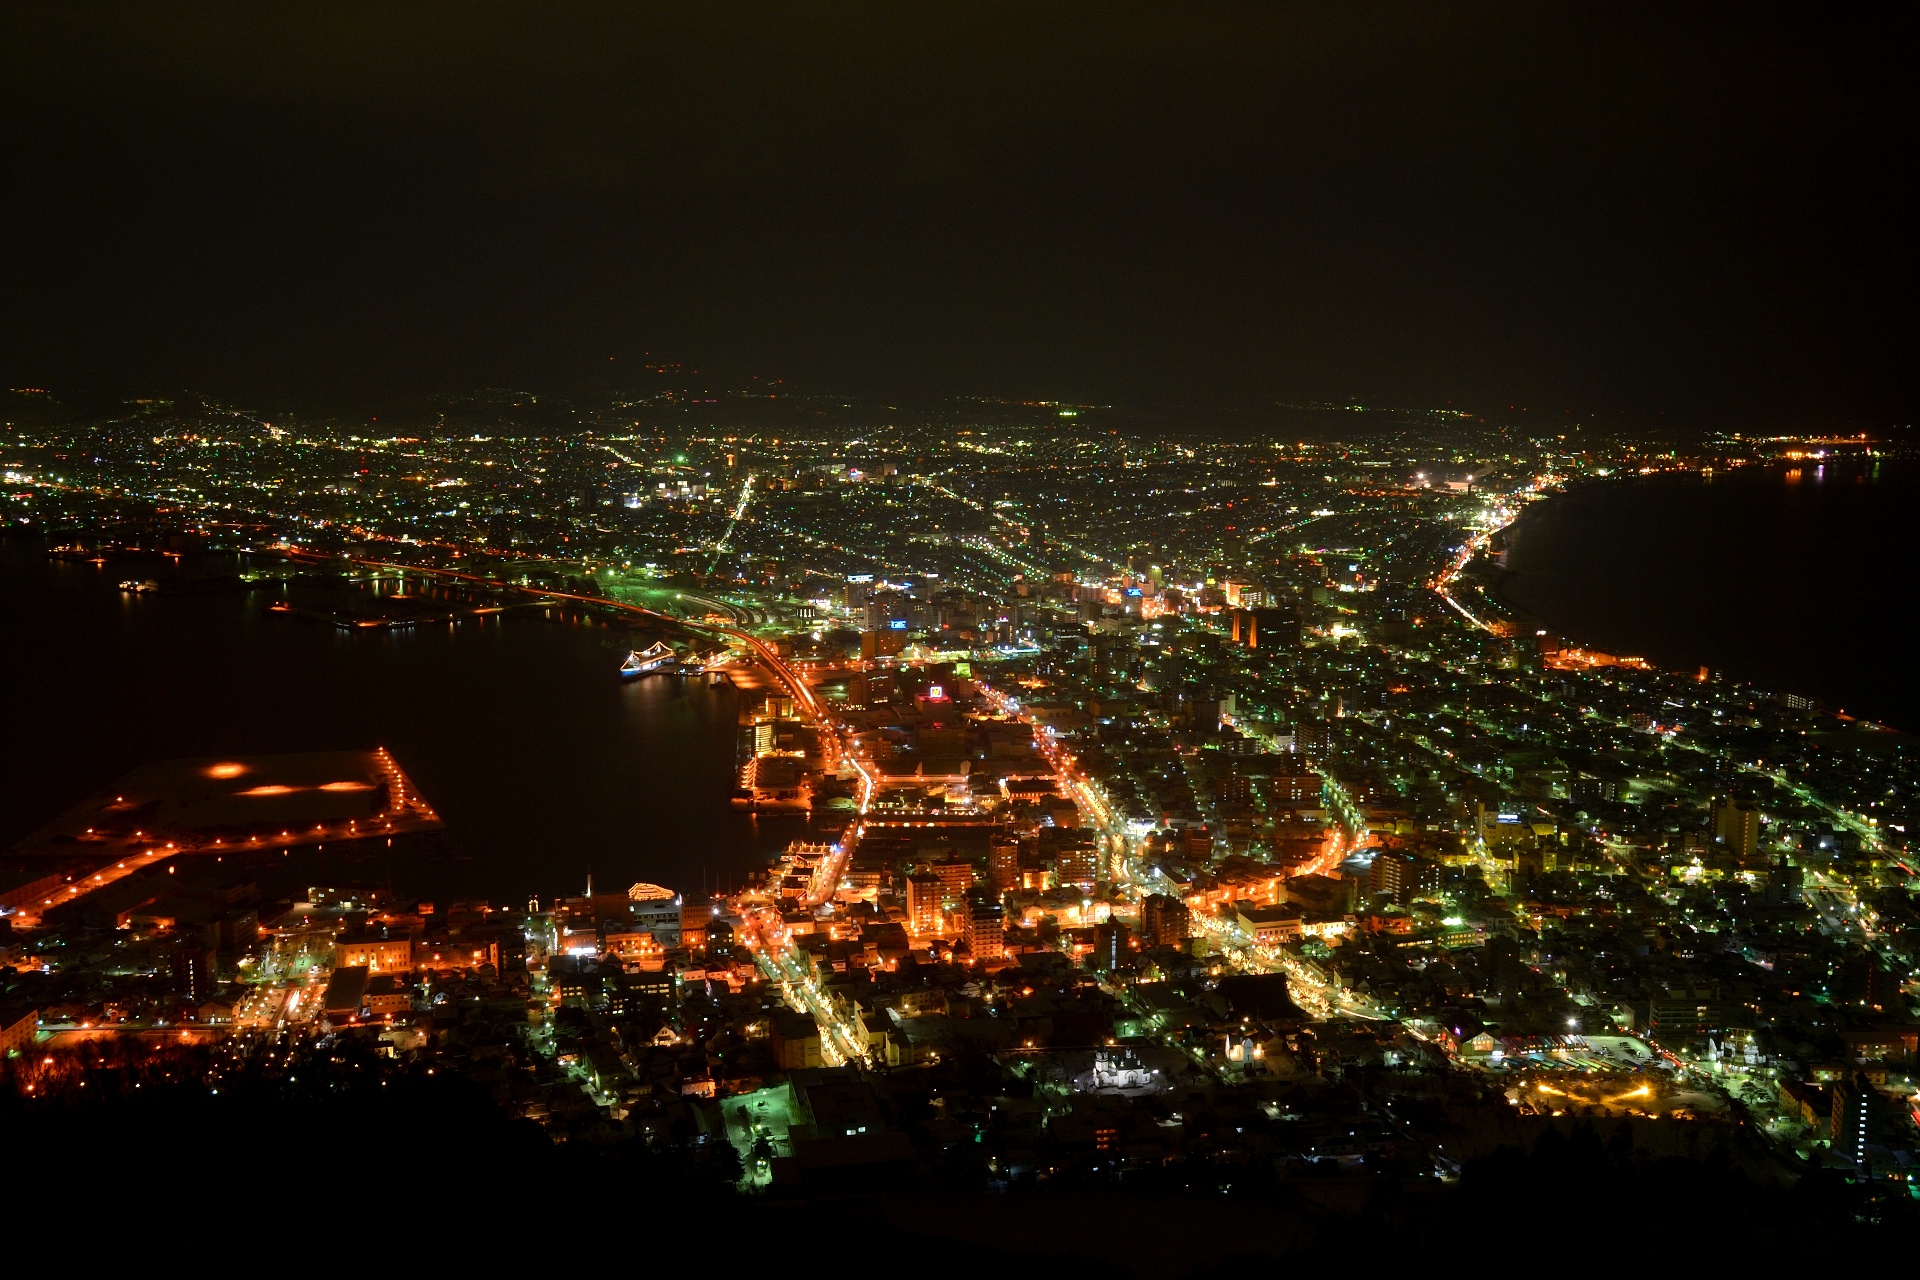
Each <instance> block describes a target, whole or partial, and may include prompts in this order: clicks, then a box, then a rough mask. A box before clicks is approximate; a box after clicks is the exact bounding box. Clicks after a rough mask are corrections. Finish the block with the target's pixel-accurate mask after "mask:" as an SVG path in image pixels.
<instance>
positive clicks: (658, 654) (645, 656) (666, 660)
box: [620, 640, 680, 680]
mask: <svg viewBox="0 0 1920 1280" xmlns="http://www.w3.org/2000/svg"><path fill="white" fill-rule="evenodd" d="M679 661H680V659H679V657H678V656H677V655H676V654H675V653H674V651H673V650H671V649H669V648H667V646H666V643H665V642H664V641H660V640H656V641H654V642H653V643H652V644H650V645H648V646H647V647H646V648H644V649H635V650H633V651H632V652H631V653H629V654H627V660H626V661H625V662H623V663H621V664H620V678H621V679H622V680H631V679H633V678H634V677H635V676H644V675H648V674H651V673H652V672H655V671H672V670H673V669H674V668H675V667H676V666H678V665H679Z"/></svg>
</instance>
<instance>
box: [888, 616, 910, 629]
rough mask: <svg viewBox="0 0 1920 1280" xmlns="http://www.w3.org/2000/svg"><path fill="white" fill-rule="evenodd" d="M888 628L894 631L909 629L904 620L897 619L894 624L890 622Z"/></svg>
mask: <svg viewBox="0 0 1920 1280" xmlns="http://www.w3.org/2000/svg"><path fill="white" fill-rule="evenodd" d="M887 626H888V628H889V629H890V630H893V631H905V630H906V629H907V623H906V620H905V619H904V618H895V619H894V620H893V621H892V622H889V623H888V624H887Z"/></svg>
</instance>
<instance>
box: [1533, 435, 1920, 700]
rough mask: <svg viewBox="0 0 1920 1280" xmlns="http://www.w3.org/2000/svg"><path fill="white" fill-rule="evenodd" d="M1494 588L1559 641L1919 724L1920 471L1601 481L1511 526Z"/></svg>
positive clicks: (1859, 465) (1772, 470) (1770, 472)
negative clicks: (1503, 572) (1504, 572)
mask: <svg viewBox="0 0 1920 1280" xmlns="http://www.w3.org/2000/svg"><path fill="white" fill-rule="evenodd" d="M1506 567H1507V568H1508V569H1509V570H1510V571H1511V576H1510V577H1509V578H1508V579H1507V581H1506V583H1505V585H1504V587H1503V591H1504V593H1505V595H1506V596H1507V598H1508V599H1509V600H1511V601H1513V602H1514V603H1516V604H1518V605H1520V606H1521V607H1522V608H1523V609H1525V610H1527V611H1528V612H1530V613H1532V614H1534V615H1535V616H1536V617H1537V618H1539V619H1540V620H1541V621H1542V622H1543V623H1544V625H1546V626H1548V627H1549V628H1551V629H1553V630H1555V631H1558V632H1560V633H1561V634H1562V635H1564V636H1565V637H1566V638H1567V639H1568V640H1569V641H1572V642H1575V643H1580V644H1584V645H1586V646H1588V647H1591V648H1596V649H1601V650H1604V651H1606V652H1609V653H1627V654H1637V655H1639V656H1642V657H1645V658H1648V659H1649V660H1651V661H1653V662H1656V663H1659V664H1661V665H1663V666H1669V667H1674V668H1678V669H1680V670H1685V671H1691V670H1694V669H1696V668H1698V667H1701V666H1705V667H1708V668H1710V669H1712V670H1714V671H1716V672H1724V673H1726V674H1728V675H1731V676H1734V677H1738V678H1741V679H1746V680H1750V681H1753V682H1755V683H1756V684H1759V685H1761V686H1763V687H1765V688H1767V689H1770V690H1774V691H1783V692H1796V693H1803V694H1807V695H1809V696H1812V697H1816V698H1819V699H1821V700H1822V701H1823V702H1825V703H1827V704H1829V705H1832V706H1834V707H1837V708H1840V709H1842V710H1844V711H1846V712H1847V713H1848V714H1850V715H1855V716H1859V717H1861V718H1863V719H1869V720H1876V721H1879V722H1882V723H1885V724H1890V725H1892V726H1894V727H1895V728H1899V729H1905V730H1908V731H1920V682H1916V681H1915V680H1914V677H1913V674H1912V670H1913V652H1912V651H1913V645H1914V633H1913V625H1912V624H1913V619H1914V615H1915V612H1916V610H1915V603H1914V602H1915V599H1916V593H1917V592H1920V467H1916V465H1915V464H1913V463H1911V462H1897V461H1880V462H1874V461H1870V460H1869V461H1862V462H1846V463H1837V464H1835V463H1829V464H1827V465H1826V466H1820V465H1817V464H1800V465H1797V466H1793V467H1785V466H1769V467H1764V468H1761V467H1754V468H1741V469H1738V470H1735V471H1732V472H1727V471H1722V472H1720V473H1718V474H1717V475H1715V476H1713V477H1712V478H1711V479H1708V478H1704V477H1702V476H1700V475H1697V474H1685V475H1681V474H1674V475H1660V476H1646V477H1637V478H1632V479H1623V480H1617V481H1609V482H1602V483H1599V484H1596V485H1594V486H1592V487H1589V488H1585V489H1582V490H1579V491H1576V492H1574V493H1570V494H1566V495H1563V496H1560V497H1555V498H1551V499H1548V500H1546V501H1543V502H1540V503H1537V504H1535V505H1534V506H1533V507H1531V508H1529V509H1528V510H1527V511H1526V512H1525V513H1524V514H1523V515H1522V516H1521V518H1520V520H1519V521H1518V522H1517V523H1516V524H1515V525H1514V526H1513V528H1512V529H1511V530H1509V533H1508V538H1507V551H1506Z"/></svg>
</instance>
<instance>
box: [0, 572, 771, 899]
mask: <svg viewBox="0 0 1920 1280" xmlns="http://www.w3.org/2000/svg"><path fill="white" fill-rule="evenodd" d="M235 567H236V565H235V564H234V563H233V562H230V561H229V562H225V563H202V564H198V565H196V564H194V563H192V562H189V563H188V564H187V565H185V566H184V568H183V569H181V568H175V567H174V566H172V565H170V564H169V563H168V562H166V561H164V560H157V561H115V562H111V563H109V564H107V565H104V566H96V565H94V564H92V563H89V562H86V561H77V562H74V561H57V560H50V559H49V558H48V556H47V555H46V553H45V552H44V550H42V549H40V548H38V547H37V546H32V545H28V544H24V543H21V542H17V541H14V542H0V617H3V618H4V623H3V624H0V625H3V627H4V631H0V658H4V662H5V691H4V699H5V702H4V715H0V721H4V726H5V727H4V732H0V849H5V848H10V847H11V846H12V845H13V844H14V842H15V841H17V840H18V839H20V837H21V836H23V835H25V834H26V833H27V832H29V831H31V830H33V829H34V828H35V827H37V826H39V825H40V824H41V823H43V822H45V821H47V820H48V819H50V818H52V817H54V816H55V815H57V814H58V813H60V812H62V811H63V810H64V809H66V808H67V807H69V806H71V805H73V804H74V803H76V802H78V801H79V800H81V799H83V798H84V797H85V796H87V795H88V794H89V793H91V792H93V791H95V790H97V789H99V788H102V787H104V786H106V785H107V784H108V783H110V782H112V781H113V780H114V779H115V778H117V777H118V776H120V775H121V774H123V773H125V772H126V771H128V770H130V769H132V768H133V767H134V766H136V765H138V764H141V763H142V762H145V761H148V760H156V759H167V758H171V757H184V756H225V755H256V754H264V753H272V752H283V751H324V750H347V749H369V748H372V747H376V746H384V747H387V748H388V749H389V750H391V751H392V752H393V755H394V757H395V759H396V760H397V761H398V763H399V764H400V767H401V768H402V769H403V770H405V771H406V772H407V774H408V775H409V776H411V777H412V779H413V780H414V782H415V783H416V784H417V785H418V787H419V788H420V790H421V791H422V793H423V794H424V795H425V796H426V798H427V800H428V801H429V803H431V804H432V805H433V806H434V807H435V809H437V810H438V811H439V813H440V816H441V817H442V818H443V819H444V821H445V823H446V833H445V844H446V846H447V847H448V849H449V850H450V851H451V853H452V854H453V855H455V856H454V857H451V858H440V859H434V860H431V861H426V860H423V861H421V862H419V863H417V864H413V865H402V866H397V867H394V868H391V869H390V874H391V875H392V877H393V880H394V885H395V888H396V889H399V890H404V891H410V892H414V893H417V894H420V895H424V896H433V897H451V898H458V897H474V898H478V897H488V898H492V899H493V900H495V901H501V902H507V901H524V900H525V898H526V897H527V896H528V895H529V894H534V893H538V894H540V895H541V896H542V897H549V896H551V895H553V894H556V893H579V892H580V891H581V890H582V889H583V888H584V886H585V882H586V876H587V872H588V870H589V869H591V870H592V872H593V874H594V878H595V887H596V889H597V890H599V891H602V892H606V891H614V892H618V891H619V890H621V889H624V888H625V887H626V886H627V885H628V884H630V883H632V882H634V881H636V880H650V881H654V882H657V883H661V884H665V885H668V886H669V887H671V888H674V889H677V890H680V891H682V892H684V893H687V894H688V895H689V896H693V895H697V894H698V893H699V892H700V890H701V888H702V887H703V885H704V886H707V887H713V886H716V885H725V884H727V883H733V884H738V883H739V882H740V881H741V880H742V879H743V878H744V876H745V875H746V873H748V872H749V871H751V870H754V869H758V868H761V867H764V866H765V865H766V855H767V854H768V853H770V852H775V851H777V850H779V849H780V848H783V847H784V846H785V844H786V843H787V841H789V840H791V839H795V838H798V837H800V836H802V835H804V834H805V823H804V821H803V820H799V819H794V818H774V819H768V818H756V817H755V816H754V815H751V814H748V813H744V812H740V811H737V810H735V809H733V808H732V807H731V806H730V805H729V803H728V799H729V795H730V793H731V791H732V788H733V787H734V785H735V772H734V770H735V752H736V733H737V730H736V719H737V713H738V707H739V700H740V698H741V697H742V696H743V695H741V694H740V693H738V692H736V691H735V690H734V689H733V688H732V687H730V686H727V685H719V686H709V685H708V684H707V683H706V682H705V681H704V680H677V679H673V678H648V679H643V680H639V681H636V682H632V683H623V682H622V681H621V680H620V679H619V678H618V676H617V675H616V674H615V673H616V669H617V668H618V666H619V663H620V659H621V658H622V657H623V656H624V655H625V653H626V650H627V649H628V648H629V647H630V646H631V644H632V643H633V635H632V633H629V632H624V631H619V630H615V629H612V628H609V627H606V626H604V625H596V624H588V623H578V622H574V623H569V622H564V621H559V620H549V619H546V618H543V617H540V616H538V615H528V616H513V615H507V616H502V617H495V618H491V619H486V620H466V621H461V622H457V623H447V622H440V623H438V624H432V625H422V626H419V627H416V628H411V629H406V630H395V631H376V630H368V631H348V630H342V629H340V628H337V627H334V626H332V625H329V624H328V623H326V622H323V621H318V620H315V619H311V618H302V617H290V616H287V615H284V614H280V613H275V612H273V611H272V610H271V609H270V608H269V605H270V604H271V603H272V601H273V599H274V594H275V593H273V592H271V591H258V590H256V591H251V592H240V591H230V592H222V593H214V594H207V595H159V594H147V595H134V594H127V593H123V592H122V591H120V590H119V583H120V582H121V581H123V580H126V579H141V578H151V577H154V576H156V575H163V574H166V573H168V572H182V571H184V572H186V573H189V574H193V573H212V572H219V571H224V572H227V573H231V572H232V571H233V570H234V568H235ZM386 874H389V871H388V870H387V869H382V871H381V875H383V876H384V875H386Z"/></svg>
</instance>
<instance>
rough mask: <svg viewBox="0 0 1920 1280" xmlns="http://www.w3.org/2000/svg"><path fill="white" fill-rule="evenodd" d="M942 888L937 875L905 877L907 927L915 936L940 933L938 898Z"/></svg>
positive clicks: (932, 935)
mask: <svg viewBox="0 0 1920 1280" xmlns="http://www.w3.org/2000/svg"><path fill="white" fill-rule="evenodd" d="M944 890H945V886H944V885H942V884H941V883H940V878H939V877H938V876H930V875H925V874H921V875H911V876H908V877H907V928H908V930H909V931H910V932H912V933H913V935H914V936H915V937H920V938H931V937H936V936H938V934H939V933H940V900H941V897H942V894H943V893H944Z"/></svg>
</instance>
